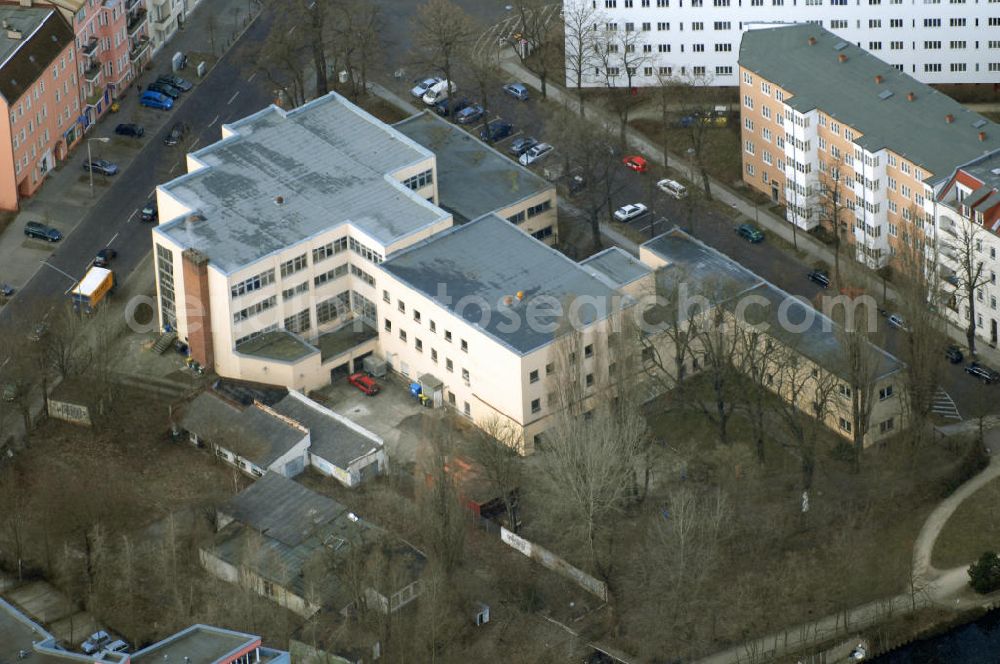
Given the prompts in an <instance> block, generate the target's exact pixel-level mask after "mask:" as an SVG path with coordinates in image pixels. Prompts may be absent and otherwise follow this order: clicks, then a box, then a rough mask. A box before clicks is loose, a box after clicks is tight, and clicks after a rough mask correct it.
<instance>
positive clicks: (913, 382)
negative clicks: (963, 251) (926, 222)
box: [895, 211, 947, 445]
mask: <svg viewBox="0 0 1000 664" xmlns="http://www.w3.org/2000/svg"><path fill="white" fill-rule="evenodd" d="M917 212H920V213H921V214H922V211H917ZM935 265H937V256H936V255H934V249H933V246H931V247H928V245H927V244H926V243H925V242H924V241H923V240H922V239H921V238H920V237H911V236H910V235H909V234H906V233H904V234H903V237H902V242H901V243H900V245H899V247H898V248H897V250H896V265H895V266H896V269H897V271H898V274H899V278H898V279H896V284H897V286H896V292H897V298H896V306H897V307H898V308H899V312H900V314H902V316H903V319H904V320H905V321H906V324H907V328H908V333H907V334H904V335H903V336H902V342H903V343H902V345H901V352H900V355H901V356H902V360H903V361H904V362H905V363H906V372H905V374H904V377H903V387H904V390H903V393H902V394H901V395H900V398H902V399H903V402H904V405H905V407H906V413H907V421H908V423H909V425H910V431H911V441H912V442H913V444H914V445H919V444H921V443H922V442H923V441H924V440H925V436H926V435H928V434H929V433H931V432H930V431H929V424H930V420H931V412H932V409H933V406H934V396H935V394H936V393H937V391H938V389H939V386H940V384H941V379H942V376H943V372H944V357H943V355H942V352H941V351H942V349H943V348H944V347H945V340H946V339H947V333H946V331H945V329H944V321H943V319H942V318H941V317H940V315H939V314H937V313H935V312H936V311H937V310H938V308H939V306H940V304H941V297H940V293H939V289H938V281H937V274H936V273H935V271H934V266H935ZM928 310H930V311H928Z"/></svg>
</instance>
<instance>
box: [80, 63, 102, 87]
mask: <svg viewBox="0 0 1000 664" xmlns="http://www.w3.org/2000/svg"><path fill="white" fill-rule="evenodd" d="M101 71H103V70H102V68H101V65H100V63H98V62H96V61H95V62H92V63H91V64H90V66H89V67H87V68H86V69H85V70H84V72H83V78H84V80H85V81H89V82H90V83H96V82H97V80H98V79H99V78H100V77H101Z"/></svg>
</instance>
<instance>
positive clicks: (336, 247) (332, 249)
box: [312, 237, 347, 265]
mask: <svg viewBox="0 0 1000 664" xmlns="http://www.w3.org/2000/svg"><path fill="white" fill-rule="evenodd" d="M346 250H347V238H346V237H342V238H340V239H337V240H334V241H333V242H329V243H327V244H324V245H323V246H322V247H317V248H315V249H313V250H312V256H313V265H315V264H316V263H318V262H320V261H322V260H326V259H327V258H329V257H330V256H333V255H334V254H339V253H340V252H342V251H346Z"/></svg>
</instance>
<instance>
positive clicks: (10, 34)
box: [7, 28, 24, 39]
mask: <svg viewBox="0 0 1000 664" xmlns="http://www.w3.org/2000/svg"><path fill="white" fill-rule="evenodd" d="M23 36H24V35H23V34H22V33H21V31H20V30H14V29H13V28H8V29H7V39H20V38H21V37H23Z"/></svg>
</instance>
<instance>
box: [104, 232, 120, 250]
mask: <svg viewBox="0 0 1000 664" xmlns="http://www.w3.org/2000/svg"><path fill="white" fill-rule="evenodd" d="M117 239H118V233H115V234H114V235H112V236H111V239H110V240H108V243H107V244H106V245H104V246H105V247H110V246H111V243H112V242H114V241H115V240H117Z"/></svg>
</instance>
